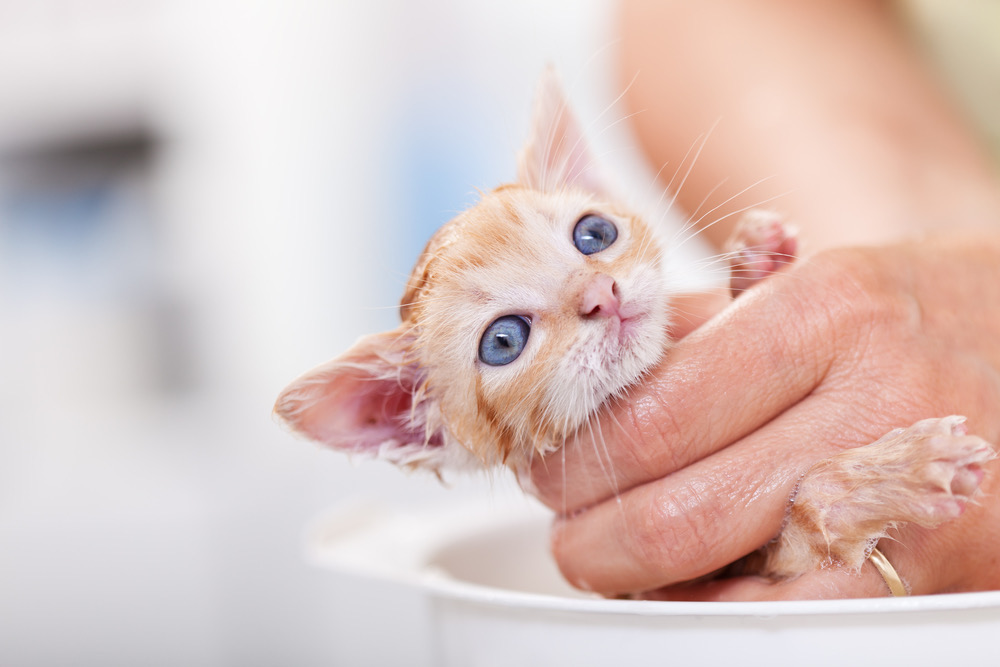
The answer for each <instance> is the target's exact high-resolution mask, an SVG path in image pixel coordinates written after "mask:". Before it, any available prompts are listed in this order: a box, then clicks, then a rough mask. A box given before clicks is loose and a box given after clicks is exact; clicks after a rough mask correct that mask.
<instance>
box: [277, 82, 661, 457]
mask: <svg viewBox="0 0 1000 667" xmlns="http://www.w3.org/2000/svg"><path fill="white" fill-rule="evenodd" d="M593 166H594V165H593V163H592V161H591V157H590V154H589V151H588V149H587V148H586V146H585V144H584V142H583V135H582V132H581V131H580V128H579V127H578V126H577V124H576V122H575V120H574V119H573V118H572V116H571V114H570V112H569V110H568V108H567V107H566V105H565V101H564V99H563V96H562V94H561V92H560V90H559V87H558V84H557V83H556V81H555V77H554V75H552V74H550V73H547V74H546V76H545V77H544V78H543V80H542V84H541V86H540V91H539V96H538V100H537V102H536V108H535V116H534V121H533V126H532V134H531V138H530V139H529V140H528V142H527V144H526V146H525V148H524V150H523V151H522V154H521V158H520V164H519V170H518V179H517V181H516V182H515V183H513V184H509V185H504V186H501V187H499V188H497V189H496V190H494V191H492V192H490V193H488V194H486V195H485V196H483V198H482V200H481V201H480V202H479V203H478V204H476V205H475V206H474V207H473V208H471V209H469V210H467V211H465V212H464V213H462V214H460V215H459V216H458V217H456V218H454V219H453V220H451V221H450V222H448V223H447V224H445V225H444V226H443V227H441V229H439V230H438V232H437V233H436V234H435V235H434V236H433V237H432V238H431V240H430V242H429V243H428V244H427V247H426V248H425V249H424V252H423V254H422V255H421V256H420V258H419V260H418V261H417V264H416V266H415V267H414V270H413V273H412V274H411V276H410V279H409V282H408V285H407V289H406V293H405V294H404V296H403V301H402V306H401V311H400V312H401V316H402V320H403V322H402V324H401V326H400V327H399V328H397V329H395V330H393V331H389V332H385V333H381V334H375V335H373V336H368V337H365V338H362V339H361V340H360V341H358V343H356V344H355V345H354V347H352V348H351V349H350V350H349V351H348V352H347V353H345V354H344V355H343V356H341V357H339V358H337V359H335V360H333V361H332V362H330V363H328V364H326V365H325V366H321V367H320V368H317V369H315V370H313V371H310V372H309V373H307V374H306V375H304V376H302V377H301V378H299V379H298V380H296V381H295V382H293V383H292V384H291V385H290V386H289V387H288V388H286V389H285V391H284V392H283V393H282V394H281V396H280V397H279V398H278V402H277V404H276V406H275V410H276V412H277V414H278V415H279V416H280V417H282V418H283V419H284V420H285V421H286V422H287V423H288V424H289V425H290V426H291V427H292V428H293V429H295V430H297V431H300V432H302V433H303V434H305V435H307V436H308V437H311V438H313V439H315V440H318V441H320V442H323V443H325V444H328V445H331V446H333V447H335V448H337V449H342V450H346V451H350V452H365V453H369V454H373V455H375V456H378V457H380V458H385V459H388V460H390V461H393V462H395V463H398V464H400V465H404V466H416V467H427V468H431V469H434V470H440V469H442V468H457V467H463V466H468V465H469V464H470V463H472V464H478V465H483V464H486V465H491V464H494V463H498V462H507V463H511V464H516V463H519V462H521V461H524V460H526V459H527V458H529V457H530V456H531V455H532V453H533V452H536V451H542V452H544V451H549V450H551V449H553V448H555V447H557V446H558V445H559V444H560V443H561V442H563V441H564V440H565V439H566V438H567V437H568V436H570V435H572V434H573V433H574V432H575V431H577V430H578V429H579V428H581V427H582V426H583V425H584V424H586V422H587V420H588V419H589V418H590V417H591V416H592V415H593V414H594V413H595V412H596V411H597V410H598V408H600V407H601V406H602V405H603V404H605V403H606V402H607V401H608V400H609V399H610V398H613V397H614V396H616V395H617V394H619V393H620V392H621V391H622V390H623V389H625V388H626V387H628V386H629V385H631V384H633V383H635V382H636V381H637V380H638V379H639V378H640V377H641V376H642V374H643V373H644V372H645V371H646V370H647V369H649V368H650V367H651V366H652V365H654V364H655V363H656V362H657V361H658V360H659V358H660V355H661V354H662V352H663V350H664V348H665V346H666V342H667V334H666V328H667V293H666V286H665V284H664V277H663V271H662V267H661V248H660V245H659V243H658V241H657V239H656V238H655V237H654V234H653V231H652V230H651V229H650V228H649V227H647V226H646V225H645V223H643V222H642V221H641V220H639V219H638V218H637V217H635V216H634V215H632V214H630V213H629V212H628V211H626V210H624V209H623V208H621V207H620V206H618V205H616V204H615V203H613V202H612V201H611V200H610V199H609V198H608V197H607V194H606V189H605V188H604V187H603V186H602V184H601V183H600V182H599V180H598V179H597V177H596V174H595V173H594V172H593V171H592V169H593Z"/></svg>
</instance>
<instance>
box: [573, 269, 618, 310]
mask: <svg viewBox="0 0 1000 667" xmlns="http://www.w3.org/2000/svg"><path fill="white" fill-rule="evenodd" d="M619 307H620V303H619V301H618V295H617V294H616V286H615V280H614V278H612V277H611V276H608V275H605V274H603V273H598V274H596V275H594V276H592V277H591V278H590V279H589V280H588V282H587V284H586V286H585V287H584V288H583V293H582V295H581V296H580V315H581V316H583V317H619V318H620V317H621V313H620V312H619Z"/></svg>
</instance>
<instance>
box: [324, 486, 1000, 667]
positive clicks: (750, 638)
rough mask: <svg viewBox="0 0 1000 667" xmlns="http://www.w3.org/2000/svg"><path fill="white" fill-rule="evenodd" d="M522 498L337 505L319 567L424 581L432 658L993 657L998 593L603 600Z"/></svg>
mask: <svg viewBox="0 0 1000 667" xmlns="http://www.w3.org/2000/svg"><path fill="white" fill-rule="evenodd" d="M549 520H550V519H549V517H548V515H547V514H546V513H545V512H544V510H542V509H540V508H538V507H536V506H534V505H529V504H528V503H527V502H521V503H513V504H512V505H510V506H508V505H505V504H500V505H497V504H493V505H491V506H490V507H486V508H483V507H479V508H465V509H462V510H458V511H446V512H436V513H422V514H417V513H403V512H398V511H393V510H387V509H385V508H382V507H379V506H376V505H353V506H350V507H342V508H339V509H337V510H336V511H333V512H331V513H329V514H327V515H325V516H324V517H321V518H320V519H319V520H317V522H316V523H315V524H314V526H313V528H312V529H311V530H310V533H309V554H310V557H311V560H312V561H313V562H314V563H316V564H317V565H321V566H324V567H331V568H335V569H337V570H339V571H341V572H350V573H354V574H357V575H362V576H368V577H376V578H378V579H382V580H389V581H395V582H398V583H399V584H401V585H405V586H418V587H420V588H422V589H423V590H424V591H425V592H426V594H427V596H428V598H429V600H430V608H431V614H432V619H431V621H432V627H433V632H434V633H435V637H434V642H433V643H434V645H435V646H436V648H437V653H438V657H437V660H436V664H441V665H456V666H462V667H469V666H474V665H517V666H518V667H527V666H530V665H609V664H615V665H619V664H621V665H629V666H631V665H645V664H649V665H668V664H685V665H688V664H697V665H703V664H719V665H723V664H724V665H740V666H742V665H754V664H767V665H773V664H793V663H794V664H802V665H836V666H837V667H844V665H849V664H853V663H855V662H861V663H863V664H874V665H878V664H905V665H936V666H939V665H942V664H956V663H962V662H966V663H967V664H1000V658H997V657H996V650H997V649H996V642H997V639H998V638H1000V592H988V593H964V594H955V595H937V596H917V597H910V598H888V597H887V598H883V599H868V600H824V601H802V602H647V601H631V600H606V599H603V598H596V597H592V596H588V595H586V594H583V593H580V592H578V591H575V590H573V589H571V588H570V587H569V586H568V585H567V584H566V583H565V582H564V581H563V580H562V579H561V577H560V576H559V573H558V571H557V569H556V567H555V565H554V564H553V562H552V560H551V557H550V556H549V552H548V546H547V545H548V542H547V540H548V538H547V532H548V523H549Z"/></svg>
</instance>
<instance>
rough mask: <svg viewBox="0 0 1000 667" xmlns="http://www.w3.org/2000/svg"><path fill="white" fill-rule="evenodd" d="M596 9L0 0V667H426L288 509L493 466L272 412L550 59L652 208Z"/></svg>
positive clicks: (479, 180)
mask: <svg viewBox="0 0 1000 667" xmlns="http://www.w3.org/2000/svg"><path fill="white" fill-rule="evenodd" d="M611 4H612V2H611V0H510V1H508V2H504V3H495V2H492V3H488V2H478V1H476V2H469V1H466V0H429V1H427V2H420V3H416V2H410V1H407V0H371V1H362V0H356V1H349V0H328V1H325V2H319V1H310V0H281V1H279V0H271V1H269V2H265V1H262V0H257V1H246V0H33V1H32V2H30V3H29V2H2V1H0V665H4V666H21V665H81V666H82V665H186V666H198V665H321V664H322V665H365V664H371V665H391V664H407V665H429V664H433V663H432V660H433V658H432V657H431V653H430V646H429V644H428V642H429V639H428V633H427V631H426V630H427V628H426V623H427V618H426V614H425V611H426V610H425V608H424V606H423V602H422V600H421V597H420V595H419V594H418V593H417V592H415V591H409V592H407V591H405V590H400V589H399V588H390V587H385V586H380V585H379V584H377V583H374V582H369V581H363V580H356V579H353V578H351V577H347V576H343V575H337V574H334V573H331V572H327V571H324V570H322V569H321V568H316V567H312V566H309V565H307V564H306V563H305V560H304V557H303V551H304V549H303V542H304V538H303V532H304V527H305V526H306V525H307V523H308V522H309V520H310V519H311V518H312V517H314V516H316V515H317V514H319V513H321V512H322V511H323V510H324V509H325V508H327V507H330V506H335V505H337V504H338V503H343V502H346V501H349V500H350V499H354V498H357V497H359V496H367V497H375V498H380V499H382V500H384V501H387V502H390V503H398V504H400V505H404V506H406V507H410V508H412V507H428V508H432V507H435V506H440V505H446V504H455V503H456V502H458V501H464V500H467V499H477V500H478V499H485V500H486V501H489V500H490V499H495V498H496V497H497V496H501V495H504V494H516V493H517V491H516V489H514V488H513V484H512V483H511V482H510V481H509V480H507V479H506V478H504V477H503V476H498V477H496V478H487V477H485V476H484V477H482V478H476V477H473V478H470V479H467V480H461V481H459V482H457V483H455V484H454V485H453V487H452V488H450V489H445V488H442V487H441V486H440V485H439V484H438V483H437V481H436V480H434V479H432V478H429V477H423V476H419V475H404V474H401V473H400V472H399V471H397V470H395V469H392V468H390V467H389V466H386V465H384V464H369V465H353V464H351V463H349V462H348V461H347V460H345V458H344V457H342V456H340V455H337V454H332V453H330V452H326V451H322V450H320V449H319V448H318V447H316V446H313V445H311V444H309V443H305V442H302V441H299V440H296V439H294V438H292V437H291V436H290V435H288V434H286V433H285V432H283V431H282V430H281V429H280V428H279V427H278V426H277V425H276V424H275V423H274V422H273V421H272V419H271V416H270V410H271V405H272V402H273V400H274V398H275V396H276V395H277V392H278V391H279V390H280V389H281V388H282V387H283V386H284V385H285V384H286V383H287V382H288V381H289V380H291V379H292V378H293V377H295V376H296V375H298V374H299V373H301V372H302V371H304V370H306V369H307V368H310V367H312V366H314V365H316V364H318V363H320V362H322V361H325V360H326V359H328V358H330V357H332V356H334V355H335V354H337V353H339V352H341V351H343V350H344V349H345V348H346V347H347V346H348V345H349V344H350V343H351V342H352V341H353V340H354V339H355V338H357V337H358V336H360V335H362V334H364V333H370V332H373V331H376V330H379V329H385V328H389V327H392V326H395V324H396V321H397V314H396V310H395V305H396V303H397V301H398V298H399V296H400V294H401V292H402V287H403V284H404V281H405V278H406V276H407V274H408V272H409V269H410V266H411V265H412V263H413V261H414V259H415V258H416V256H417V254H418V252H419V251H420V249H421V248H422V247H423V244H424V242H425V241H426V239H427V237H428V236H429V235H430V234H431V233H432V232H433V230H434V229H436V228H437V227H438V226H439V225H440V224H441V223H442V222H444V221H445V220H447V219H448V218H450V217H451V216H452V215H454V213H456V212H457V211H459V210H462V209H463V208H465V207H467V206H468V205H469V204H471V203H472V202H473V201H474V200H475V197H476V189H477V188H482V189H488V188H490V187H493V186H494V185H496V184H498V183H500V182H502V181H504V180H508V179H510V178H512V177H513V174H514V167H515V154H516V151H517V149H518V147H519V146H520V143H521V141H522V140H523V138H524V137H525V135H526V132H527V123H528V118H529V110H530V101H531V97H532V93H533V90H534V86H535V82H536V80H537V78H538V76H539V74H540V73H541V71H542V69H543V67H544V66H545V65H546V64H554V65H555V66H556V67H557V69H558V70H559V71H560V72H561V74H562V76H563V79H564V81H565V82H566V86H567V88H568V90H569V95H570V97H571V99H572V101H573V103H574V105H575V106H576V107H577V111H578V115H579V117H580V118H581V119H582V120H583V122H584V124H585V125H587V126H589V127H588V129H589V130H590V134H591V135H592V136H593V138H594V141H595V143H596V151H595V152H596V153H597V154H599V155H601V156H602V158H603V159H604V161H605V163H606V164H608V165H610V166H611V171H613V172H616V173H618V174H620V175H621V178H620V180H621V181H622V182H628V183H629V184H630V185H631V186H632V188H633V189H634V190H635V192H636V193H638V195H639V196H640V197H641V196H642V195H644V194H650V193H651V194H652V195H653V198H654V199H655V196H656V194H658V193H657V188H656V187H655V186H654V187H652V188H650V184H651V180H652V176H651V171H650V170H647V169H645V167H644V166H643V165H642V164H641V160H639V158H638V157H637V152H636V151H635V150H634V148H632V147H631V144H630V139H629V137H628V136H627V134H626V128H625V127H624V124H622V123H618V124H616V123H615V121H617V120H620V119H621V117H622V112H621V111H620V110H618V109H615V108H613V107H612V108H609V104H610V103H611V102H612V101H613V100H614V99H615V98H616V97H617V95H618V94H619V93H620V92H621V90H622V87H623V83H622V82H620V81H618V80H617V79H616V77H615V76H614V47H613V40H614V21H613V12H612V7H611ZM919 4H920V5H921V6H923V7H925V8H933V7H934V6H937V5H942V6H943V4H944V3H937V5H936V4H935V3H934V2H933V0H927V2H922V3H919ZM980 4H982V3H980ZM925 15H926V16H927V17H929V20H927V21H925V24H926V25H939V24H940V23H941V22H940V21H937V20H936V19H934V17H935V16H936V15H935V14H934V13H933V12H930V10H929V9H928V11H927V12H925ZM953 32H954V31H953ZM945 60H947V58H946V59H945ZM959 64H960V63H959ZM972 88H974V89H975V90H978V91H981V92H982V94H983V95H987V94H993V95H995V93H996V91H997V89H996V87H995V86H994V87H993V88H988V87H987V88H983V87H982V86H974V87H972ZM983 91H985V92H983ZM990 99H991V100H993V102H995V99H994V98H990ZM989 101H990V100H987V102H989ZM993 102H991V103H990V105H986V106H983V107H982V108H988V109H995V108H996V105H995V103H993ZM986 115H988V116H989V117H990V118H994V119H995V118H996V114H995V113H992V112H991V113H990V114H986ZM984 117H985V116H984ZM619 184H620V185H621V184H622V183H619Z"/></svg>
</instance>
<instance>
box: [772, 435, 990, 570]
mask: <svg viewBox="0 0 1000 667" xmlns="http://www.w3.org/2000/svg"><path fill="white" fill-rule="evenodd" d="M995 457H996V453H995V452H994V450H993V448H992V447H991V446H990V445H989V444H988V443H987V442H986V441H985V440H983V439H981V438H979V437H976V436H974V435H969V434H968V431H967V429H966V426H965V418H964V417H957V416H952V417H944V418H943V419H925V420H923V421H920V422H917V423H916V424H914V425H913V426H911V427H909V428H905V429H903V428H900V429H896V430H894V431H891V432H890V433H887V434H886V435H885V436H883V437H882V438H880V439H878V440H877V441H875V442H874V443H872V444H870V445H868V446H866V447H858V448H856V449H850V450H847V451H845V452H842V453H840V454H838V455H836V456H833V457H831V458H829V459H826V460H824V461H820V462H819V463H817V464H816V465H814V466H813V467H812V468H810V469H809V471H808V472H807V473H806V474H805V476H804V477H803V478H802V480H801V482H800V483H799V488H798V490H797V492H796V495H795V498H794V500H793V502H792V505H791V508H790V509H789V515H788V521H787V523H786V525H785V528H784V530H783V531H782V533H781V535H780V536H779V538H778V540H777V541H776V542H775V543H774V544H773V545H772V546H771V548H770V549H769V552H768V554H767V567H766V568H765V569H766V570H767V572H769V573H771V574H775V575H777V576H794V575H797V574H801V573H802V572H805V571H808V570H810V569H812V568H814V567H816V565H817V564H822V565H826V564H837V565H842V566H846V567H849V568H853V569H858V568H860V567H861V565H862V564H863V563H864V561H865V559H866V558H867V557H868V554H869V553H871V549H872V547H874V546H875V544H876V543H877V542H878V540H879V539H880V538H881V537H884V536H885V534H886V532H887V531H888V530H889V529H891V528H893V527H894V526H898V525H900V524H903V523H916V524H919V525H921V526H924V527H927V528H933V527H934V526H937V525H939V524H940V523H942V522H944V521H948V520H950V519H954V518H956V517H958V516H959V515H961V514H962V512H963V511H964V510H965V507H966V505H967V504H968V503H969V502H970V501H971V500H972V498H973V496H974V495H975V493H976V491H977V490H978V489H979V485H980V483H981V482H982V479H983V474H984V472H983V468H982V465H983V464H984V463H986V462H987V461H989V460H991V459H993V458H995Z"/></svg>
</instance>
